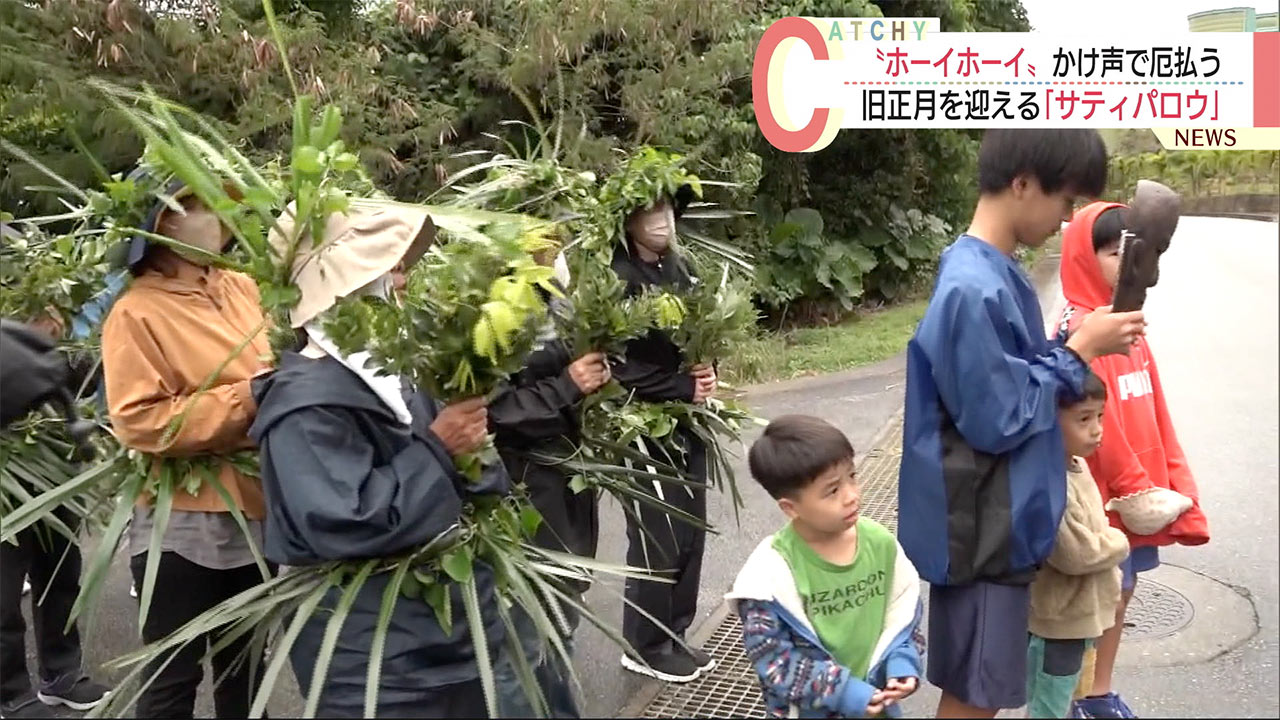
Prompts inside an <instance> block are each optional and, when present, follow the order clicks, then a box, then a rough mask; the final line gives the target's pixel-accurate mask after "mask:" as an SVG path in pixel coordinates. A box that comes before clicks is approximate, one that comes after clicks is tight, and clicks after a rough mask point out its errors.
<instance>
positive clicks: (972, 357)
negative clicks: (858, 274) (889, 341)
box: [898, 235, 1087, 585]
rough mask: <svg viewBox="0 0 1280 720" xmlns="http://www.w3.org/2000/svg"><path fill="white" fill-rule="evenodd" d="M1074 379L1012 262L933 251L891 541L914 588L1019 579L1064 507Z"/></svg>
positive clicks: (910, 372) (1077, 381)
mask: <svg viewBox="0 0 1280 720" xmlns="http://www.w3.org/2000/svg"><path fill="white" fill-rule="evenodd" d="M1086 369H1087V368H1086V366H1085V364H1084V363H1083V362H1082V361H1081V360H1080V358H1079V356H1077V355H1076V354H1075V353H1074V352H1072V351H1071V350H1068V349H1067V348H1065V347H1064V346H1062V345H1061V344H1059V343H1050V342H1049V340H1048V339H1046V337H1045V333H1044V320H1043V319H1042V317H1041V314H1040V303H1039V301H1038V300H1037V298H1036V293H1035V290H1034V289H1033V288H1032V286H1031V283H1030V281H1029V280H1028V279H1027V277H1026V274H1025V273H1024V272H1023V271H1022V269H1021V268H1020V267H1019V266H1018V264H1017V263H1016V262H1014V261H1013V259H1012V258H1010V257H1008V256H1006V255H1005V254H1004V253H1001V252H1000V251H999V250H997V249H996V248H995V247H993V246H991V245H989V244H987V243H985V242H983V241H981V240H979V239H978V238H975V237H971V236H968V235H962V236H960V238H959V239H958V240H956V242H955V243H953V244H952V245H951V246H950V247H948V248H947V249H946V250H945V251H944V252H943V254H942V260H941V263H940V265H939V268H938V279H937V283H936V285H935V287H934V292H933V297H932V298H931V299H930V301H929V307H928V309H927V310H926V311H925V316H924V319H923V320H921V321H920V325H919V327H917V328H916V332H915V335H914V337H912V339H911V342H910V343H909V344H908V346H907V390H906V395H907V396H906V408H905V417H904V425H903V437H902V443H903V445H902V450H903V452H902V467H901V474H900V477H899V481H898V539H899V542H901V544H902V547H903V548H904V549H905V550H906V552H907V556H908V557H910V559H911V562H912V563H914V564H915V566H916V568H917V569H918V570H919V571H920V575H921V577H923V578H924V579H926V580H928V581H929V582H931V583H934V584H939V585H964V584H967V583H970V582H973V581H977V580H983V581H991V582H998V583H1005V584H1023V583H1027V582H1030V580H1031V578H1032V576H1033V574H1034V572H1035V569H1036V568H1037V566H1038V565H1039V564H1040V563H1042V562H1043V561H1044V559H1045V558H1046V557H1048V555H1049V552H1050V550H1052V548H1053V541H1054V537H1055V535H1056V533H1057V529H1058V523H1059V521H1060V520H1061V519H1062V512H1063V509H1064V507H1065V505H1066V451H1065V449H1064V446H1063V442H1062V435H1061V431H1060V429H1059V427H1058V394H1059V392H1061V391H1063V390H1064V389H1066V390H1068V391H1069V392H1070V393H1072V394H1073V395H1078V394H1079V393H1080V391H1081V385H1082V383H1083V382H1084V374H1085V370H1086Z"/></svg>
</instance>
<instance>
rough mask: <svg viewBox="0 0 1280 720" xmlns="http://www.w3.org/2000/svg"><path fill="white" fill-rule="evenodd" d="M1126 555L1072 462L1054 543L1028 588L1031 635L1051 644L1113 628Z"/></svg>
mask: <svg viewBox="0 0 1280 720" xmlns="http://www.w3.org/2000/svg"><path fill="white" fill-rule="evenodd" d="M1128 555H1129V541H1128V539H1126V538H1125V536H1124V533H1123V532H1122V531H1120V530H1117V529H1116V528H1113V527H1111V525H1110V523H1109V522H1108V520H1107V514H1106V512H1105V511H1104V510H1103V509H1102V495H1101V494H1100V493H1099V492H1098V486H1097V485H1096V484H1095V483H1094V481H1093V476H1092V475H1091V474H1090V473H1089V467H1088V466H1087V465H1085V464H1084V463H1083V462H1082V461H1080V459H1079V458H1073V459H1072V460H1071V463H1070V464H1069V465H1068V471H1067V507H1066V511H1065V512H1064V513H1063V514H1062V523H1061V524H1060V525H1059V526H1058V538H1057V540H1056V541H1055V542H1054V546H1053V552H1052V553H1050V554H1049V559H1048V561H1047V562H1046V563H1045V565H1044V567H1042V568H1040V572H1039V573H1037V574H1036V579H1035V581H1033V582H1032V583H1031V616H1030V622H1029V624H1028V627H1029V629H1030V630H1031V632H1033V633H1035V634H1036V635H1039V636H1040V637H1042V638H1049V639H1056V640H1080V639H1088V638H1096V637H1098V636H1100V635H1102V633H1103V632H1105V631H1106V630H1107V629H1108V628H1110V627H1111V626H1112V625H1114V624H1115V619H1116V606H1117V605H1119V604H1120V567H1119V565H1120V561H1121V560H1124V559H1125V557H1127V556H1128Z"/></svg>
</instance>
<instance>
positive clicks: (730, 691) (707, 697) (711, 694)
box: [643, 613, 766, 718]
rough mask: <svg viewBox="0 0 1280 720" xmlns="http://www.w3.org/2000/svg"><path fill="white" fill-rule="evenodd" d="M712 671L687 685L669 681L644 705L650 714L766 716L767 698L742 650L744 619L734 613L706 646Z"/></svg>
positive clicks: (645, 712)
mask: <svg viewBox="0 0 1280 720" xmlns="http://www.w3.org/2000/svg"><path fill="white" fill-rule="evenodd" d="M703 649H705V650H706V651H707V653H709V654H710V655H711V657H713V658H715V660H716V666H715V668H714V669H712V671H711V672H709V673H707V674H706V675H703V676H702V677H700V678H698V679H697V680H695V681H694V682H691V683H686V684H684V685H674V684H668V685H667V686H666V687H664V688H663V689H662V692H660V693H658V696H657V697H656V698H654V699H653V701H652V702H650V703H649V705H648V706H646V707H645V709H644V714H643V717H647V718H671V717H691V718H762V717H766V716H765V712H764V700H763V698H762V697H761V695H760V683H759V681H758V680H756V673H755V670H752V669H751V666H750V665H749V664H747V657H746V655H745V654H744V653H743V650H742V623H741V622H740V621H739V620H738V616H737V615H735V614H733V613H730V614H729V615H728V616H726V617H725V619H724V622H722V623H720V627H717V628H716V631H715V633H714V634H712V636H711V639H710V640H708V641H707V644H706V645H705V646H704V647H703Z"/></svg>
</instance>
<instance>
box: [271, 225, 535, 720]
mask: <svg viewBox="0 0 1280 720" xmlns="http://www.w3.org/2000/svg"><path fill="white" fill-rule="evenodd" d="M295 224H296V221H295V220H294V218H293V216H292V214H291V211H286V213H285V214H284V215H282V216H281V217H280V218H279V222H278V225H277V227H276V228H275V229H274V230H273V231H272V233H271V235H270V239H271V242H272V246H273V247H274V248H275V249H276V251H277V253H278V254H279V257H282V258H288V257H290V253H291V250H290V248H289V245H290V240H289V238H290V236H292V235H293V234H294V233H293V228H294V226H295ZM434 231H435V226H434V224H433V223H432V222H431V220H430V218H429V217H428V215H427V211H426V210H425V209H423V208H419V207H413V206H405V205H393V206H384V207H381V208H373V209H353V210H351V211H350V214H348V215H345V216H344V215H341V214H334V215H331V216H329V218H328V220H327V221H326V222H325V228H324V232H323V239H322V240H321V241H320V246H319V248H315V247H301V246H300V247H299V248H298V249H297V251H296V253H297V254H296V255H295V256H294V258H295V259H294V262H293V263H292V270H291V273H290V275H291V277H292V283H293V285H294V286H295V287H296V288H297V289H298V290H299V291H300V295H299V299H298V303H297V305H296V306H294V307H293V308H292V310H291V311H290V316H289V319H290V324H291V325H292V326H293V327H294V328H295V329H297V330H298V335H299V347H301V350H300V351H297V352H293V351H287V352H284V353H283V354H282V356H281V359H280V362H279V365H278V367H277V369H276V370H274V371H273V372H271V373H270V374H267V375H264V376H263V377H262V378H260V379H259V380H257V381H255V387H254V396H255V397H256V398H257V400H258V405H259V411H258V418H257V420H256V421H255V423H254V425H253V428H252V430H251V434H252V436H253V437H254V439H256V440H257V442H258V444H259V447H260V448H261V467H262V477H263V482H264V486H265V490H266V495H267V510H268V513H269V519H268V522H267V527H266V538H265V554H266V556H267V557H268V558H269V559H270V560H272V561H274V562H278V563H281V564H285V565H289V566H293V567H301V566H314V565H320V564H327V563H332V562H341V561H357V560H360V561H362V560H371V559H379V558H387V559H395V558H397V557H399V556H407V555H409V554H410V553H412V552H414V551H418V550H420V549H421V548H423V547H424V546H432V545H436V546H440V547H445V546H447V545H449V544H450V543H451V541H452V539H453V538H455V537H456V535H457V532H458V530H459V528H460V521H461V515H462V513H463V505H464V502H467V501H468V499H469V496H472V495H479V494H484V493H489V494H502V493H505V492H506V491H507V489H508V487H509V482H510V481H509V479H508V477H507V474H506V472H505V470H504V469H503V468H502V467H501V466H500V465H494V466H488V467H486V468H485V469H484V471H483V472H482V474H481V476H480V481H479V482H471V481H469V480H467V479H466V478H464V476H463V473H462V471H461V470H460V468H459V467H458V465H457V462H456V460H457V459H458V458H460V457H461V456H464V455H467V454H468V453H471V452H472V451H474V450H476V449H477V448H479V447H480V446H481V445H482V444H483V443H484V442H485V439H486V437H487V413H486V409H485V401H484V398H482V397H477V398H471V399H466V400H463V401H460V402H457V403H455V404H452V405H449V406H446V407H443V408H440V407H438V406H437V402H436V400H435V399H433V398H432V397H431V396H429V395H427V394H426V393H425V392H422V391H421V390H417V389H415V388H413V387H410V386H408V384H407V383H405V382H402V381H401V378H400V377H399V376H397V375H393V374H387V373H385V372H384V371H382V370H381V368H380V367H378V364H377V363H375V362H374V361H373V360H372V359H371V357H370V353H369V352H364V351H361V352H347V353H344V352H343V351H341V350H339V348H338V345H339V342H340V341H339V340H337V339H335V338H331V337H330V334H329V333H328V332H326V330H325V317H326V315H325V314H326V311H329V310H331V309H335V310H336V309H337V308H335V306H340V305H341V304H343V303H344V302H368V301H369V299H370V298H373V299H376V300H378V301H382V302H387V301H393V300H394V297H393V296H394V293H395V292H396V289H397V288H398V287H403V285H404V282H405V280H404V273H405V271H406V270H407V268H409V267H411V266H412V265H413V264H414V263H415V262H416V261H417V260H418V259H420V258H421V257H422V255H423V254H424V253H425V252H426V250H427V249H428V247H429V246H430V244H431V243H432V241H433V239H434V234H435V232H434ZM302 245H306V243H305V242H304V243H302ZM365 567H370V566H369V565H368V564H367V563H366V564H365ZM472 569H473V575H472V579H473V580H474V582H475V587H476V590H477V595H478V605H479V608H480V615H481V616H482V617H483V626H484V636H485V639H486V641H487V643H486V647H483V648H477V647H475V646H474V645H473V643H472V640H471V637H472V635H471V628H470V627H469V626H468V624H467V623H464V622H461V621H458V622H451V621H449V620H448V619H447V618H446V620H445V621H444V622H443V623H442V621H441V619H440V618H439V616H438V615H437V614H436V612H435V610H434V609H433V606H432V605H431V604H429V603H428V602H424V601H422V599H420V598H419V597H412V598H399V601H398V602H396V603H395V604H394V609H393V611H392V614H391V615H390V624H389V626H388V628H389V629H388V630H387V631H386V635H385V644H384V646H383V653H382V663H381V670H380V673H379V674H378V676H377V677H378V680H377V683H378V685H377V688H376V691H375V692H376V712H377V716H378V717H468V718H471V717H486V716H488V711H487V708H486V703H485V698H484V693H483V689H482V682H481V680H480V672H479V668H478V662H482V661H483V660H482V658H487V657H495V656H496V653H497V651H498V648H499V647H500V646H501V644H502V642H503V639H504V627H503V625H502V623H501V621H500V618H499V617H498V615H497V607H496V605H497V599H496V597H495V587H494V574H493V571H492V570H491V569H490V568H489V567H488V566H486V565H484V564H483V563H481V562H479V561H477V562H475V563H474V564H473V566H472ZM415 574H416V573H415ZM391 581H392V573H385V572H384V573H375V574H371V575H366V576H365V579H364V582H363V583H362V584H360V585H359V589H358V590H356V591H354V595H353V596H351V597H350V598H349V599H348V597H347V595H346V594H344V591H343V588H342V587H338V586H335V587H333V588H332V589H331V590H330V591H329V592H328V593H327V594H325V595H324V596H323V600H321V601H320V603H321V605H320V607H321V608H322V609H325V610H327V609H329V608H332V607H334V606H335V605H338V604H339V602H340V600H339V598H340V596H341V602H342V603H346V604H345V605H344V606H345V607H346V608H347V613H348V614H347V615H346V617H345V620H344V622H343V623H342V625H341V630H340V631H339V634H338V635H337V638H336V641H337V644H336V649H335V650H334V651H333V654H332V657H331V662H330V664H329V665H328V668H327V672H326V673H323V678H324V679H323V685H322V690H321V692H320V695H319V702H318V713H319V716H321V717H363V716H365V701H366V690H367V683H368V667H369V665H370V663H371V655H372V654H373V653H375V652H377V650H375V649H374V648H375V643H374V638H375V635H376V627H377V624H378V618H379V615H380V609H381V607H382V605H383V595H384V591H385V590H386V588H387V585H388V583H389V582H391ZM398 581H399V580H398V579H397V580H396V582H398ZM432 589H438V590H439V591H440V593H441V595H442V597H441V598H440V599H441V600H442V601H443V606H444V607H453V608H457V607H463V603H464V597H463V593H462V591H461V584H460V583H458V582H452V581H450V579H449V578H448V577H445V576H443V575H441V576H438V578H437V580H435V581H433V588H432ZM329 614H330V613H328V612H321V613H317V614H312V615H311V616H310V617H308V618H307V619H306V621H305V623H304V624H303V626H302V627H301V630H300V634H299V635H298V637H297V641H296V642H295V643H294V644H293V645H292V648H291V649H290V660H291V662H292V664H293V669H294V673H295V675H296V676H297V678H298V681H299V684H300V685H301V686H302V688H303V692H304V694H307V695H309V694H311V693H313V692H315V688H309V687H308V686H309V685H310V683H311V682H312V680H313V672H314V671H315V669H316V667H317V658H318V657H321V656H323V655H324V653H323V652H322V650H323V646H324V642H325V634H326V626H327V625H328V615H329ZM446 615H447V613H446Z"/></svg>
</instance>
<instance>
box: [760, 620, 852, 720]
mask: <svg viewBox="0 0 1280 720" xmlns="http://www.w3.org/2000/svg"><path fill="white" fill-rule="evenodd" d="M738 613H739V614H740V616H741V618H742V636H743V637H742V640H743V645H744V647H745V648H746V651H747V658H748V659H749V660H750V661H751V665H752V667H753V668H755V671H756V676H757V677H759V679H760V683H761V685H763V686H764V687H765V689H766V694H768V695H771V696H772V697H773V698H774V699H776V700H779V701H781V702H783V703H785V704H787V705H795V706H797V707H799V708H800V709H802V710H825V711H827V712H830V713H835V714H837V715H838V716H839V717H862V716H864V715H865V714H866V710H867V704H868V703H870V702H871V696H872V695H873V694H874V693H875V692H876V688H874V687H872V686H871V685H870V684H868V683H866V682H863V681H862V680H861V679H860V678H857V677H854V675H853V674H852V673H851V672H849V670H848V669H847V668H845V667H843V666H841V665H840V664H839V663H837V662H835V661H834V660H832V659H831V658H830V656H828V655H826V653H824V652H822V651H821V650H819V649H818V648H812V647H809V648H798V647H796V643H795V639H794V638H793V637H792V634H791V631H790V630H789V629H788V627H787V625H786V623H784V622H783V621H782V620H781V618H779V617H778V615H777V613H775V612H773V611H772V610H771V609H770V607H769V604H768V603H766V602H761V601H756V600H742V601H740V603H739V607H738Z"/></svg>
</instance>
